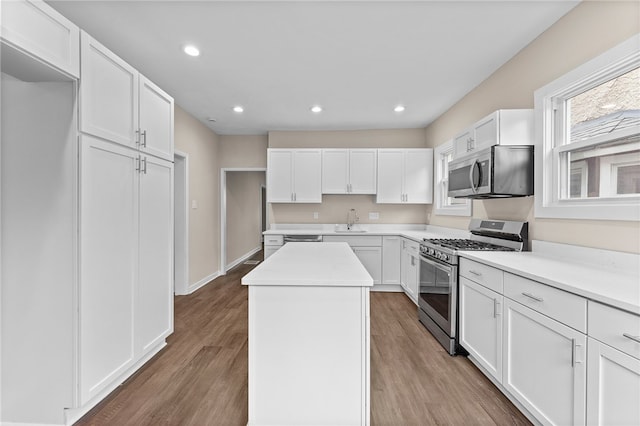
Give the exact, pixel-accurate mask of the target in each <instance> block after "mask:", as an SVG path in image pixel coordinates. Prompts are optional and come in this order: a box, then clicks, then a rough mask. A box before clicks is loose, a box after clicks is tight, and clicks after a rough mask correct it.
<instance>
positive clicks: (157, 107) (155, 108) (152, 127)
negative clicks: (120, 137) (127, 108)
mask: <svg viewBox="0 0 640 426" xmlns="http://www.w3.org/2000/svg"><path fill="white" fill-rule="evenodd" d="M139 83H140V85H139V87H140V117H139V118H140V129H139V132H140V134H139V135H138V140H139V144H140V149H141V150H142V151H143V152H145V153H147V154H151V155H155V156H156V157H160V158H164V159H165V160H169V161H173V108H174V106H173V98H172V97H171V96H169V95H168V94H167V93H165V92H164V91H163V90H162V89H160V88H159V87H158V86H156V85H155V84H153V83H152V82H151V81H149V79H147V78H146V77H144V76H143V75H142V74H141V75H140V79H139Z"/></svg>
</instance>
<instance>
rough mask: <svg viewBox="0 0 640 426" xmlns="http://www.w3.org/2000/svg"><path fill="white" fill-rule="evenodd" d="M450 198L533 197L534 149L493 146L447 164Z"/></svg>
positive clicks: (514, 146)
mask: <svg viewBox="0 0 640 426" xmlns="http://www.w3.org/2000/svg"><path fill="white" fill-rule="evenodd" d="M448 195H449V197H455V198H509V197H526V196H528V195H533V146H531V145H494V146H491V147H488V148H485V149H481V150H478V151H474V152H471V153H469V154H466V155H464V156H463V157H460V158H457V159H455V160H452V161H450V162H449V192H448Z"/></svg>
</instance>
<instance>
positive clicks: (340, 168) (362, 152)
mask: <svg viewBox="0 0 640 426" xmlns="http://www.w3.org/2000/svg"><path fill="white" fill-rule="evenodd" d="M377 155H378V154H377V150H376V149H323V150H322V193H323V194H375V193H376V175H377V173H376V172H377Z"/></svg>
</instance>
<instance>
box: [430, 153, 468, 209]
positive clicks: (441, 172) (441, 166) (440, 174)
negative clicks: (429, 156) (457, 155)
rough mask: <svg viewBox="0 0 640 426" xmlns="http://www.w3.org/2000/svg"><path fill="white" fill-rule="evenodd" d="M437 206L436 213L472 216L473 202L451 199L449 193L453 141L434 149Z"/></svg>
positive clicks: (435, 207)
mask: <svg viewBox="0 0 640 426" xmlns="http://www.w3.org/2000/svg"><path fill="white" fill-rule="evenodd" d="M433 158H434V161H435V167H434V168H433V170H434V179H433V181H434V182H435V206H434V213H435V214H438V215H449V216H471V200H468V199H464V198H451V197H448V196H447V192H448V191H449V161H451V159H452V158H453V141H448V142H445V143H443V144H442V145H440V146H437V147H436V148H435V149H434V156H433Z"/></svg>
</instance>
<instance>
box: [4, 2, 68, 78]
mask: <svg viewBox="0 0 640 426" xmlns="http://www.w3.org/2000/svg"><path fill="white" fill-rule="evenodd" d="M1 35H2V43H3V46H2V60H3V62H4V61H6V62H7V64H5V63H3V64H2V66H3V70H4V69H5V67H8V68H9V69H8V71H10V73H12V72H15V73H17V74H20V77H21V78H22V79H23V80H25V81H39V80H40V78H39V76H38V71H37V70H36V72H34V71H33V69H30V70H29V69H27V68H28V67H25V68H22V67H21V65H22V60H23V59H21V58H19V57H17V56H15V55H13V53H14V52H15V51H18V52H21V53H23V54H27V55H28V56H29V57H31V58H33V59H36V60H37V61H41V62H43V63H45V64H47V65H49V66H52V67H55V68H56V69H58V70H60V71H63V72H64V73H66V74H67V75H69V76H71V77H74V78H78V76H79V75H80V44H79V38H80V30H79V28H78V27H77V26H76V25H74V24H73V23H72V22H71V21H69V20H68V19H67V18H65V17H64V16H62V15H61V14H59V13H58V12H56V11H55V10H54V9H52V8H51V7H50V6H48V5H47V4H46V3H45V2H43V1H37V0H28V1H27V0H15V1H3V2H2V30H1ZM12 67H14V69H11V68H12ZM29 74H31V75H29Z"/></svg>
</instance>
